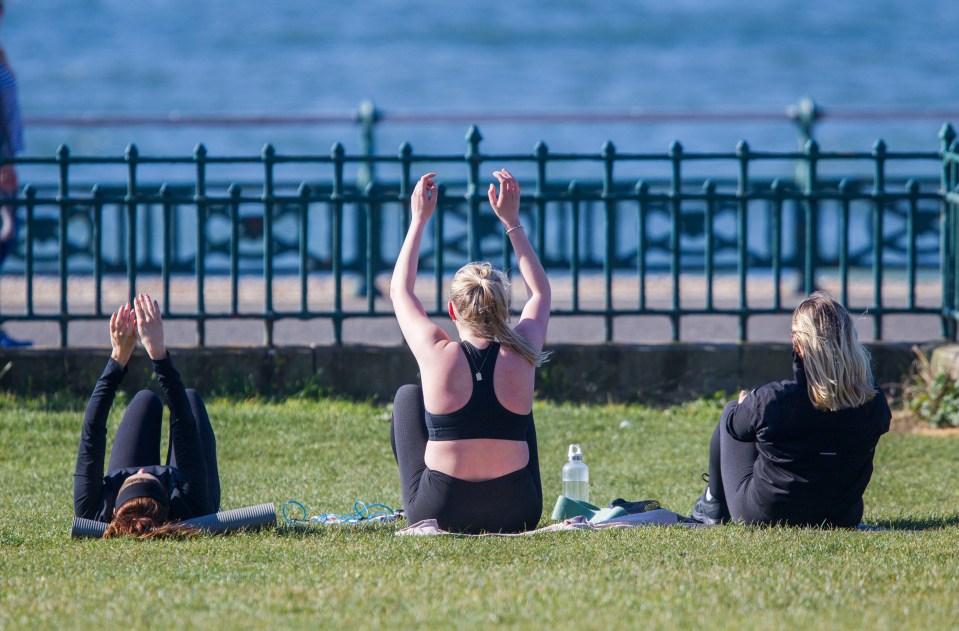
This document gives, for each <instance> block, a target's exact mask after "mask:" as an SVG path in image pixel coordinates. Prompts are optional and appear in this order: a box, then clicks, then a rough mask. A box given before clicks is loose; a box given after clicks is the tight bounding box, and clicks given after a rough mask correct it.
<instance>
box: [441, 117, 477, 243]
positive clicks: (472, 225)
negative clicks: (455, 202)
mask: <svg viewBox="0 0 959 631" xmlns="http://www.w3.org/2000/svg"><path fill="white" fill-rule="evenodd" d="M482 140H483V135H482V134H481V133H480V130H479V128H478V127H477V126H476V125H471V126H470V128H469V130H468V131H467V132H466V142H467V143H469V145H468V146H467V148H466V162H467V164H468V166H469V174H468V180H467V186H466V203H467V207H466V241H467V255H466V256H467V258H468V259H469V260H471V261H477V260H479V257H480V256H481V255H480V244H479V229H478V227H477V225H476V222H477V220H478V216H479V190H478V189H479V165H480V163H482V162H483V156H482V155H480V149H479V144H480V142H481V141H482ZM436 246H437V247H442V243H437V244H436Z"/></svg>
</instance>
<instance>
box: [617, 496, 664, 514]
mask: <svg viewBox="0 0 959 631" xmlns="http://www.w3.org/2000/svg"><path fill="white" fill-rule="evenodd" d="M615 506H619V507H620V508H622V509H623V510H625V511H626V513H627V514H629V515H635V514H637V513H648V512H649V511H651V510H656V509H658V508H662V506H660V505H659V502H657V501H656V500H639V501H638V502H627V501H626V500H624V499H623V498H621V497H617V498H616V499H614V500H613V501H612V502H610V503H609V507H610V508H613V507H615Z"/></svg>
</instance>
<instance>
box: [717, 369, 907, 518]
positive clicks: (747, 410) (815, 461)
mask: <svg viewBox="0 0 959 631" xmlns="http://www.w3.org/2000/svg"><path fill="white" fill-rule="evenodd" d="M793 370H794V372H795V380H794V381H780V382H775V383H769V384H766V385H765V386H762V387H760V388H757V389H755V390H753V391H752V392H750V393H749V395H748V396H747V397H746V398H745V399H744V400H743V402H742V403H740V404H738V405H735V406H732V410H731V411H730V412H729V413H728V415H727V416H726V428H727V429H728V430H729V433H730V434H731V435H732V436H733V437H734V438H736V439H737V440H740V441H743V442H755V443H756V447H757V450H758V452H759V454H758V457H757V458H756V464H755V466H754V468H753V478H752V479H753V481H752V484H751V487H752V488H751V489H750V492H751V493H752V495H753V499H754V500H755V502H756V505H757V506H758V507H759V508H760V509H761V510H762V512H763V513H765V517H766V519H765V520H764V521H768V522H769V523H777V522H782V523H791V524H822V523H828V524H832V525H835V526H847V527H854V526H856V525H857V524H858V523H859V520H860V519H862V496H863V493H864V492H865V490H866V486H867V485H868V484H869V479H870V478H871V477H872V460H873V456H874V454H875V450H876V444H877V443H878V442H879V437H880V436H881V435H882V434H884V433H886V432H887V431H889V420H890V418H891V413H890V411H889V405H888V404H887V403H886V397H885V396H884V395H883V394H882V391H881V390H880V389H879V387H878V386H876V396H874V397H873V398H872V399H871V400H869V401H867V402H866V403H864V404H863V405H861V406H859V407H857V408H851V409H846V410H839V411H836V412H828V411H823V410H818V409H816V408H815V407H813V404H812V401H810V399H809V394H808V391H807V390H806V385H807V381H806V372H805V369H804V368H803V364H802V359H800V358H799V357H798V356H797V355H795V354H794V357H793Z"/></svg>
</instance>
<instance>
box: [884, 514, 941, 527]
mask: <svg viewBox="0 0 959 631" xmlns="http://www.w3.org/2000/svg"><path fill="white" fill-rule="evenodd" d="M872 525H875V526H878V527H880V528H888V529H890V530H940V529H942V528H951V527H955V526H959V513H953V514H951V515H940V516H934V517H900V518H899V519H880V520H877V521H876V522H875V524H872Z"/></svg>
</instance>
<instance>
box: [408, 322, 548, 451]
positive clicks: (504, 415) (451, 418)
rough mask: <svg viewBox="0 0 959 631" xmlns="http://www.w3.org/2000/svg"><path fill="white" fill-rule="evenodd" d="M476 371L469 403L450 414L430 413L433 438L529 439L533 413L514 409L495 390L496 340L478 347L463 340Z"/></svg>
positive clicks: (467, 356)
mask: <svg viewBox="0 0 959 631" xmlns="http://www.w3.org/2000/svg"><path fill="white" fill-rule="evenodd" d="M461 346H462V347H463V352H464V353H465V354H466V360H467V362H469V364H470V374H471V375H473V393H472V394H471V395H470V400H469V401H467V402H466V405H464V406H463V407H461V408H460V409H458V410H456V411H455V412H450V413H449V414H430V413H429V412H427V413H426V429H427V432H428V433H429V439H430V440H460V439H464V438H497V439H500V440H526V432H527V430H528V429H529V425H530V422H531V421H532V420H533V413H532V412H530V413H529V414H517V413H515V412H510V411H509V410H507V409H506V408H505V407H503V404H502V403H500V402H499V399H497V398H496V392H495V391H494V390H493V369H494V368H495V367H496V358H497V357H498V356H499V346H500V345H499V343H498V342H492V343H490V345H489V346H487V347H486V348H485V349H482V350H480V349H478V348H476V347H475V346H473V345H472V344H470V343H469V342H465V341H464V342H463V343H462V344H461Z"/></svg>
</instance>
